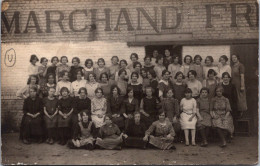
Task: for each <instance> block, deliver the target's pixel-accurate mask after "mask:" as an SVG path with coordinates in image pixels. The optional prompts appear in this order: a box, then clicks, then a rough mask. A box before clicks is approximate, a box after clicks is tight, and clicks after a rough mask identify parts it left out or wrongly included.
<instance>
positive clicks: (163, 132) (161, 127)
mask: <svg viewBox="0 0 260 166" xmlns="http://www.w3.org/2000/svg"><path fill="white" fill-rule="evenodd" d="M153 133H154V134H153ZM174 136H175V131H174V129H173V126H172V124H171V122H169V121H168V120H167V119H166V116H165V112H163V111H162V110H160V111H159V120H157V121H155V122H153V123H152V125H151V126H150V127H149V129H148V130H147V131H146V132H145V136H144V138H143V140H144V141H148V137H149V138H150V140H149V143H150V144H152V145H153V146H155V147H157V148H159V149H163V150H166V149H176V148H175V146H174V145H173V140H174Z"/></svg>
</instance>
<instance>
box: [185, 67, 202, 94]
mask: <svg viewBox="0 0 260 166" xmlns="http://www.w3.org/2000/svg"><path fill="white" fill-rule="evenodd" d="M196 76H197V73H196V71H194V70H190V71H189V72H188V78H189V80H188V82H187V86H188V88H190V89H191V91H192V97H193V98H195V99H197V98H199V95H200V90H201V88H202V84H201V82H200V81H198V80H197V79H196Z"/></svg>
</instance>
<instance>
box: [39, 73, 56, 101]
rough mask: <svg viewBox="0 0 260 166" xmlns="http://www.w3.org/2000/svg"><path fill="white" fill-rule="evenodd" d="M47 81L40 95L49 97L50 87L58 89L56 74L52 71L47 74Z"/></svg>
mask: <svg viewBox="0 0 260 166" xmlns="http://www.w3.org/2000/svg"><path fill="white" fill-rule="evenodd" d="M46 79H47V83H45V84H44V86H42V87H41V89H40V97H41V98H44V97H48V91H49V89H50V88H54V89H55V91H56V82H55V75H54V74H53V73H50V74H49V75H47V76H46Z"/></svg>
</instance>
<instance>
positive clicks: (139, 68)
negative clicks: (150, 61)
mask: <svg viewBox="0 0 260 166" xmlns="http://www.w3.org/2000/svg"><path fill="white" fill-rule="evenodd" d="M140 70H141V65H139V64H137V65H136V66H135V71H137V72H139V71H140Z"/></svg>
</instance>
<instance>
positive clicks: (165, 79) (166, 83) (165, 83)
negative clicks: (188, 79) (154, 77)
mask: <svg viewBox="0 0 260 166" xmlns="http://www.w3.org/2000/svg"><path fill="white" fill-rule="evenodd" d="M170 74H171V73H170V72H169V71H168V70H164V71H163V72H162V79H161V80H160V81H159V84H158V89H159V98H160V99H161V100H162V99H163V94H165V93H166V89H168V88H172V82H171V81H170V78H169V76H170Z"/></svg>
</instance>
